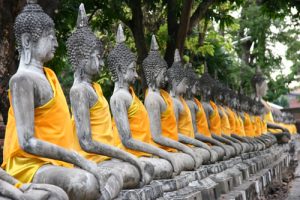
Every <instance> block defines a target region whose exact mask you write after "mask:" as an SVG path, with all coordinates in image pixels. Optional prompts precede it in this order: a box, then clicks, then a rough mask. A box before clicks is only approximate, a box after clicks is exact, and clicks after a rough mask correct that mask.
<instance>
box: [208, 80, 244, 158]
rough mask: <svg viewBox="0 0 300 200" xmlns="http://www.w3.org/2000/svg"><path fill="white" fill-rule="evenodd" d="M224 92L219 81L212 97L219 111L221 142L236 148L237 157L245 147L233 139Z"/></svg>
mask: <svg viewBox="0 0 300 200" xmlns="http://www.w3.org/2000/svg"><path fill="white" fill-rule="evenodd" d="M223 91H225V87H224V86H223V85H222V84H221V83H220V82H219V81H218V82H216V84H215V86H214V87H213V92H212V96H213V98H214V100H215V105H216V106H217V108H218V109H217V110H218V113H219V115H220V120H221V123H220V124H221V136H222V138H220V139H219V140H221V141H222V142H224V143H225V144H228V145H230V146H232V147H234V149H235V151H236V155H239V154H240V153H242V151H243V148H244V147H243V144H242V143H241V142H239V141H238V140H236V139H235V138H233V137H231V133H232V129H231V126H230V122H229V117H228V114H227V112H226V110H225V95H224V92H223ZM211 103H213V102H211ZM224 139H225V140H224Z"/></svg>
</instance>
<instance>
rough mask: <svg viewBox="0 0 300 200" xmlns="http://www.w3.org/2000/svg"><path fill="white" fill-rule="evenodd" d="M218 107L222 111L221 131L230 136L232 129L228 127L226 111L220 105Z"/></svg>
mask: <svg viewBox="0 0 300 200" xmlns="http://www.w3.org/2000/svg"><path fill="white" fill-rule="evenodd" d="M220 109H221V111H222V112H223V116H222V117H221V128H222V133H224V134H225V135H228V136H230V135H231V133H232V131H231V127H230V123H229V119H228V116H227V113H226V111H225V109H224V108H223V107H222V106H220Z"/></svg>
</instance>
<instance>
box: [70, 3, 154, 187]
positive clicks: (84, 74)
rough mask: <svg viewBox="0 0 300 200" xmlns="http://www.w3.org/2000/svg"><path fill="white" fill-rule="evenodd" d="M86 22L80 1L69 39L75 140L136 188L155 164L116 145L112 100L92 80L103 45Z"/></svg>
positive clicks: (147, 179) (146, 180) (87, 154)
mask: <svg viewBox="0 0 300 200" xmlns="http://www.w3.org/2000/svg"><path fill="white" fill-rule="evenodd" d="M87 22H88V19H87V16H86V13H85V9H84V5H83V4H81V5H80V8H79V15H78V20H77V27H76V30H75V32H73V33H72V35H71V36H70V37H69V39H68V41H67V50H68V55H69V60H70V62H71V64H72V66H73V69H74V83H73V86H72V88H71V90H70V100H71V107H72V113H73V115H74V121H73V122H74V129H75V130H74V131H75V132H76V133H77V136H78V140H76V143H77V144H78V146H80V147H79V149H80V150H79V152H80V154H81V155H82V156H84V157H85V158H86V159H88V160H90V161H93V162H96V163H97V164H98V166H101V167H106V168H110V169H113V170H115V171H116V172H118V173H120V174H121V175H122V179H123V182H122V183H119V185H123V188H137V187H138V186H143V185H144V184H148V183H149V182H150V181H151V178H152V175H153V167H152V165H145V163H142V162H141V161H140V160H138V158H137V157H136V156H134V155H132V154H130V153H128V152H126V151H124V150H122V149H120V148H118V147H116V144H115V142H116V140H117V138H118V137H119V136H118V135H117V134H115V133H114V132H113V129H112V120H111V114H110V109H109V104H108V102H107V101H106V99H105V97H104V96H103V93H102V90H101V86H100V85H99V84H98V83H96V82H93V81H92V78H93V76H94V75H95V74H98V73H99V71H100V70H101V69H99V66H100V67H102V66H103V60H102V52H103V47H102V44H101V42H100V40H99V39H97V37H96V36H95V35H94V33H93V32H92V30H91V29H90V28H89V27H88V24H87ZM75 124H76V126H75ZM145 167H146V170H145ZM147 170H148V171H147Z"/></svg>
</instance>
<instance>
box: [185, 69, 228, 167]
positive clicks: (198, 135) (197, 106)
mask: <svg viewBox="0 0 300 200" xmlns="http://www.w3.org/2000/svg"><path fill="white" fill-rule="evenodd" d="M186 77H187V80H188V81H187V83H188V88H187V91H186V94H185V100H186V103H187V105H188V106H189V109H190V112H191V116H192V123H193V130H194V136H195V139H197V140H199V141H202V142H205V143H207V144H209V145H211V146H208V145H207V146H208V148H209V151H210V154H211V158H210V161H211V162H212V163H213V162H215V161H216V160H223V158H224V153H225V152H224V150H223V148H222V147H221V146H222V144H221V143H220V142H218V141H216V140H215V139H213V138H212V137H211V133H210V130H209V127H208V123H207V119H206V114H205V111H204V109H203V106H202V103H201V101H200V100H198V99H197V98H196V95H197V94H198V91H199V88H200V87H201V85H200V84H199V77H198V76H197V75H196V73H195V72H194V70H193V69H192V66H190V64H187V68H186Z"/></svg>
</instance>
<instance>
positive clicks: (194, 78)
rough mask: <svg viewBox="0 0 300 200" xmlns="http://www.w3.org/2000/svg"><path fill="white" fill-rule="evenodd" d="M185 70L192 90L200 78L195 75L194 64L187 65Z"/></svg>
mask: <svg viewBox="0 0 300 200" xmlns="http://www.w3.org/2000/svg"><path fill="white" fill-rule="evenodd" d="M185 70H186V78H187V80H188V86H189V87H190V88H191V87H193V85H194V84H195V83H197V82H198V81H199V77H198V76H197V74H196V73H195V70H194V69H193V66H192V63H187V64H186V65H185Z"/></svg>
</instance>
